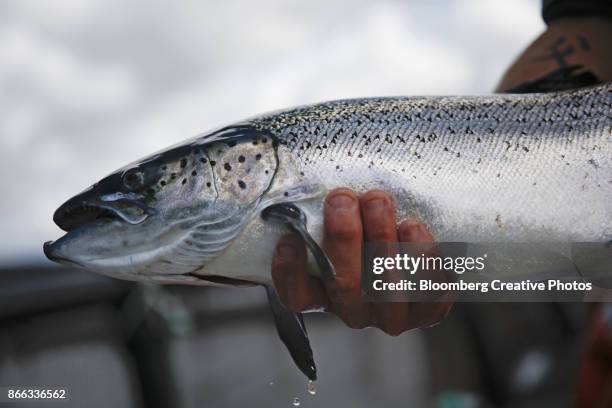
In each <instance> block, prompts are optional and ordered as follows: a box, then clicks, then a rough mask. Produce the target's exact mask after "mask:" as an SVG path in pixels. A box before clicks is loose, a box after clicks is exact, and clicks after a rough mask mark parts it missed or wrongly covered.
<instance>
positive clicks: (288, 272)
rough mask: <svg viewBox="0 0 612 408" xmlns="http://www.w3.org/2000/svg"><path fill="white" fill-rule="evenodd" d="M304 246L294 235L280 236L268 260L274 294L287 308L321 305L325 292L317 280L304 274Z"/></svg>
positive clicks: (305, 307)
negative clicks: (270, 258) (270, 263)
mask: <svg viewBox="0 0 612 408" xmlns="http://www.w3.org/2000/svg"><path fill="white" fill-rule="evenodd" d="M306 259H307V254H306V246H305V245H304V243H303V242H302V240H301V239H300V237H298V236H297V235H295V234H290V235H285V236H283V237H281V239H280V240H279V241H278V243H277V245H276V250H275V252H274V257H273V259H272V279H273V281H274V287H275V288H276V291H277V293H278V297H279V299H280V301H281V303H282V304H283V305H285V307H287V308H288V309H290V310H293V311H296V312H301V311H303V310H307V309H313V308H320V307H325V306H326V305H327V303H328V302H327V295H326V294H325V290H324V289H323V286H322V285H321V283H320V282H319V281H318V280H317V279H314V278H313V277H311V276H310V275H309V274H308V271H307V267H306Z"/></svg>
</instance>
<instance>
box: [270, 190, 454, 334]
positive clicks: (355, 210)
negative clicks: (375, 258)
mask: <svg viewBox="0 0 612 408" xmlns="http://www.w3.org/2000/svg"><path fill="white" fill-rule="evenodd" d="M324 216H325V235H324V239H323V250H324V251H325V253H326V254H327V256H328V257H329V259H330V260H331V262H332V264H333V265H334V268H335V270H336V277H335V278H334V279H330V280H320V279H317V278H315V277H313V276H310V275H309V274H308V272H307V268H306V260H307V253H306V247H305V245H304V243H303V242H302V241H301V239H300V237H298V236H297V235H294V234H290V235H285V236H284V237H282V238H281V239H280V240H279V242H278V244H277V247H276V252H275V255H274V258H273V260H272V278H273V280H274V286H275V287H276V290H277V292H278V295H279V298H280V300H281V302H282V303H283V304H284V305H285V306H286V307H288V308H289V309H291V310H293V311H298V312H299V311H304V310H309V309H320V308H324V309H325V310H326V311H329V312H331V313H334V314H336V315H337V316H338V317H339V318H340V319H342V321H343V322H344V323H345V324H346V325H347V326H349V327H351V328H364V327H368V326H371V327H377V328H379V329H381V330H382V331H384V332H385V333H387V334H390V335H393V336H396V335H399V334H401V333H403V332H404V331H406V330H409V329H413V328H417V327H426V326H431V325H433V324H435V323H438V322H439V321H440V320H442V318H443V317H444V316H446V314H447V313H448V311H449V310H450V308H451V306H452V302H450V301H447V302H410V303H408V302H403V303H400V302H366V301H364V300H363V299H362V296H361V262H362V256H361V255H362V253H361V252H362V241H363V240H365V241H369V242H377V243H395V242H407V243H426V244H427V243H433V237H432V235H431V233H430V232H429V231H428V229H427V227H426V226H425V225H423V224H421V223H419V222H418V221H416V220H406V221H403V222H401V223H400V224H399V225H397V224H396V221H395V206H394V204H393V199H392V198H391V196H389V194H387V193H386V192H384V191H381V190H371V191H368V192H367V193H365V194H364V195H362V196H361V197H357V195H356V194H355V193H354V192H353V191H351V190H350V189H348V188H339V189H336V190H334V191H332V192H331V193H329V195H328V196H327V198H326V200H325V207H324Z"/></svg>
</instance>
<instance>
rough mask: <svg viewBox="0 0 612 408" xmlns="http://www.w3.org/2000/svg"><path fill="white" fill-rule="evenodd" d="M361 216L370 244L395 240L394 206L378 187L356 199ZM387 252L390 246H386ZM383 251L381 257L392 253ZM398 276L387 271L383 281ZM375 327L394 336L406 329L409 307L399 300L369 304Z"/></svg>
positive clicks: (395, 272)
mask: <svg viewBox="0 0 612 408" xmlns="http://www.w3.org/2000/svg"><path fill="white" fill-rule="evenodd" d="M359 202H360V205H361V214H362V219H363V229H364V235H365V239H366V241H368V242H372V243H396V242H397V226H396V223H395V205H394V203H393V199H392V198H391V196H390V195H389V194H388V193H386V192H384V191H381V190H371V191H368V192H367V193H365V194H364V195H363V196H361V198H360V199H359ZM387 249H388V250H389V251H391V250H392V248H387ZM389 251H387V252H386V253H384V254H383V256H394V255H395V252H393V253H391V252H389ZM399 278H400V276H399V275H398V273H397V271H387V272H385V274H384V279H385V281H388V282H393V281H396V280H398V279H399ZM372 308H373V314H374V318H375V320H376V326H377V327H379V328H381V329H382V330H383V331H384V332H385V333H387V334H390V335H392V336H397V335H399V334H400V333H402V332H404V331H405V330H406V328H405V326H406V321H407V320H408V317H409V307H408V305H407V304H406V303H400V302H377V303H374V304H373V305H372Z"/></svg>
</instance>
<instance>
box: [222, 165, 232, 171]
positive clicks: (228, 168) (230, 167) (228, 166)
mask: <svg viewBox="0 0 612 408" xmlns="http://www.w3.org/2000/svg"><path fill="white" fill-rule="evenodd" d="M223 168H224V169H225V170H227V171H231V170H232V166H231V165H230V164H229V163H225V164H224V165H223Z"/></svg>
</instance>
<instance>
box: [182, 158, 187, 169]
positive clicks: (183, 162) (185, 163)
mask: <svg viewBox="0 0 612 408" xmlns="http://www.w3.org/2000/svg"><path fill="white" fill-rule="evenodd" d="M185 166H187V159H181V167H182V168H185Z"/></svg>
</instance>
